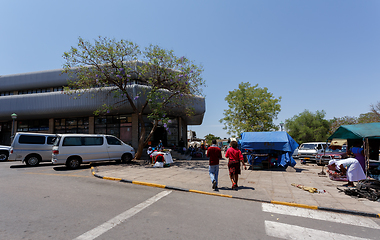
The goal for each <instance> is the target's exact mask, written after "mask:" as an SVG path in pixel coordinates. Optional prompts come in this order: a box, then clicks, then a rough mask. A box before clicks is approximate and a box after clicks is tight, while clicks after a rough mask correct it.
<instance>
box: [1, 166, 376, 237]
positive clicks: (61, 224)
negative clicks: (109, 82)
mask: <svg viewBox="0 0 380 240" xmlns="http://www.w3.org/2000/svg"><path fill="white" fill-rule="evenodd" d="M0 189H1V194H0V212H1V217H0V239H95V238H96V239H228V238H234V239H278V238H282V239H302V238H300V237H304V236H305V234H308V235H310V238H309V239H321V236H325V237H327V238H329V236H334V237H335V239H343V238H344V239H347V238H348V239H350V238H349V237H347V236H352V237H353V238H351V239H361V238H363V239H377V238H378V233H379V231H380V228H379V225H380V221H379V220H377V219H369V218H364V217H355V216H350V215H340V214H333V215H328V214H327V213H323V212H322V213H321V212H320V211H319V212H316V211H311V212H309V211H308V210H307V209H298V210H295V208H290V207H286V206H276V205H272V204H261V203H257V202H250V201H243V200H238V199H229V198H221V197H215V196H208V195H201V194H194V193H185V192H177V191H168V190H165V189H160V188H152V187H146V186H138V185H133V184H126V183H120V182H115V181H106V180H102V179H98V178H95V177H93V176H92V174H91V171H90V168H89V166H86V165H84V166H83V167H82V168H80V169H78V170H67V169H66V168H65V167H63V166H52V165H50V164H42V165H41V166H39V167H34V168H30V167H25V166H23V165H20V164H19V162H2V163H0ZM329 214H330V213H329ZM342 222H343V223H342Z"/></svg>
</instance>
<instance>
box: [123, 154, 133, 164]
mask: <svg viewBox="0 0 380 240" xmlns="http://www.w3.org/2000/svg"><path fill="white" fill-rule="evenodd" d="M121 161H122V162H123V163H127V162H131V161H132V154H130V153H126V154H124V155H123V156H121Z"/></svg>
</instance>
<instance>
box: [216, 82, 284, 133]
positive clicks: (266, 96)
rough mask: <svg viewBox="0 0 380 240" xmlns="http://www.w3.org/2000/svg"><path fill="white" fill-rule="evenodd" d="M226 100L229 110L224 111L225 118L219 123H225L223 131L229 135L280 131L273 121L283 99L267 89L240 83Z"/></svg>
mask: <svg viewBox="0 0 380 240" xmlns="http://www.w3.org/2000/svg"><path fill="white" fill-rule="evenodd" d="M224 100H226V101H227V102H228V107H229V109H227V110H224V113H223V114H224V118H222V119H220V120H219V121H220V122H221V123H222V122H224V128H223V129H225V130H227V133H228V134H232V133H234V134H236V135H235V136H239V135H240V134H241V133H242V132H262V131H271V130H278V127H277V126H276V125H275V124H274V123H273V120H274V119H277V115H278V113H279V112H280V110H281V105H280V104H279V102H280V101H281V97H279V98H274V97H273V94H272V93H270V92H268V89H267V88H259V87H258V84H256V85H254V86H251V85H250V83H248V82H247V83H240V84H239V88H238V89H236V90H234V91H230V92H229V93H228V95H227V96H226V98H225V99H224ZM235 136H233V137H235Z"/></svg>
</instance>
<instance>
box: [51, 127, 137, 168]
mask: <svg viewBox="0 0 380 240" xmlns="http://www.w3.org/2000/svg"><path fill="white" fill-rule="evenodd" d="M134 155H135V150H134V149H133V147H131V146H129V145H128V144H125V143H124V142H122V141H121V140H120V139H118V138H116V137H115V136H112V135H102V134H99V135H95V134H58V135H57V139H56V141H55V142H54V146H53V148H52V158H51V161H52V163H53V164H65V165H66V166H67V167H68V168H71V169H75V168H78V167H79V166H80V165H81V164H82V163H90V162H95V161H109V160H116V161H118V160H121V161H122V162H129V161H131V160H132V159H133V156H134Z"/></svg>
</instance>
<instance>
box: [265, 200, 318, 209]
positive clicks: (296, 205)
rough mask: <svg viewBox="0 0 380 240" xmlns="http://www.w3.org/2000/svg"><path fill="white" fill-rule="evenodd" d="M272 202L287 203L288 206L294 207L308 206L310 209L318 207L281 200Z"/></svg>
mask: <svg viewBox="0 0 380 240" xmlns="http://www.w3.org/2000/svg"><path fill="white" fill-rule="evenodd" d="M270 202H271V203H273V204H280V205H286V206H292V207H300V208H308V209H314V210H317V209H318V206H310V205H306V204H299V203H289V202H280V201H273V200H272V201H270Z"/></svg>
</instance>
